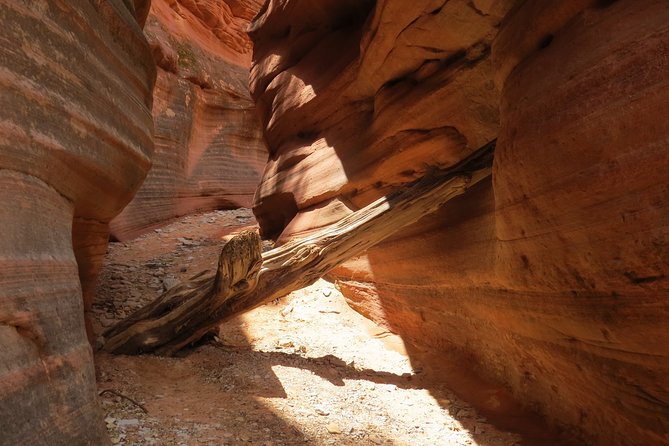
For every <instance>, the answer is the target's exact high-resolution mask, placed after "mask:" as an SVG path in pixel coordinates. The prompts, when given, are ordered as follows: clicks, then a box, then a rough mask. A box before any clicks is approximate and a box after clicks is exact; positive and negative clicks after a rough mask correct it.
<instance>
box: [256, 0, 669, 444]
mask: <svg viewBox="0 0 669 446" xmlns="http://www.w3.org/2000/svg"><path fill="white" fill-rule="evenodd" d="M251 36H252V39H253V41H254V45H255V47H254V60H253V66H252V70H251V92H252V95H253V97H254V99H255V100H256V102H257V104H258V108H259V113H260V114H261V119H262V122H263V125H264V127H265V136H266V139H267V142H268V145H269V151H270V160H269V163H268V165H267V167H266V170H265V172H264V174H263V180H262V183H261V185H260V187H259V189H258V191H257V195H256V202H255V208H254V211H255V213H256V216H257V218H258V220H259V222H260V224H261V228H262V231H263V233H264V235H265V236H270V237H278V238H279V240H280V241H286V240H289V239H291V238H293V237H299V236H301V235H304V234H307V233H309V232H310V231H313V230H314V229H316V228H318V227H321V226H323V225H327V224H329V223H332V222H334V221H336V220H338V219H340V218H341V217H343V216H345V215H347V214H348V213H350V212H351V211H352V210H355V209H358V208H360V207H361V206H364V205H366V204H368V203H370V202H371V201H372V200H374V199H376V198H378V197H380V196H382V195H385V194H387V193H388V192H389V191H392V190H394V189H396V188H398V187H401V186H402V185H403V184H406V183H407V182H410V181H412V180H414V179H416V178H418V177H420V176H422V175H423V174H424V173H425V172H426V171H427V170H428V169H430V168H432V167H433V166H438V167H446V166H448V165H451V164H453V163H455V162H456V161H458V160H460V159H462V158H464V157H465V156H466V155H467V154H469V153H471V152H472V151H473V150H476V149H478V148H480V147H482V146H484V145H485V144H487V143H490V142H492V141H494V140H497V150H496V157H495V165H494V175H493V179H492V181H488V182H485V183H484V184H480V185H478V186H477V187H476V188H475V190H472V191H471V192H469V193H468V194H467V195H465V196H463V197H460V198H458V199H456V200H454V201H453V202H452V203H449V204H448V205H446V206H444V207H443V208H442V209H441V210H440V211H439V212H438V213H436V214H435V215H430V216H426V217H425V218H424V219H423V220H422V221H421V222H420V223H418V224H416V225H414V226H413V227H411V228H409V229H408V230H406V231H404V232H402V233H401V234H398V235H397V236H395V237H393V238H392V239H391V240H387V241H386V242H384V243H383V244H382V245H380V246H378V247H376V248H374V249H371V250H370V251H369V252H368V253H367V254H366V255H365V256H362V257H360V258H356V259H353V260H351V261H350V262H348V263H347V264H345V265H344V266H343V267H341V268H339V269H337V270H336V271H335V272H334V274H332V278H333V279H335V280H336V281H337V283H338V285H339V287H340V288H341V289H342V291H343V292H344V294H345V295H346V297H347V299H348V300H349V303H350V304H351V305H352V306H353V307H354V308H356V309H357V310H358V311H360V312H361V313H363V314H365V315H366V316H368V317H370V318H371V319H373V320H375V321H376V322H378V323H380V324H383V325H385V326H386V327H388V328H389V329H390V330H392V331H393V332H396V333H399V334H401V335H402V336H403V338H404V339H405V340H407V341H409V342H410V344H411V347H410V348H411V349H412V352H413V353H414V354H417V355H418V354H420V353H422V352H424V351H433V352H435V351H436V352H442V353H443V358H444V360H447V358H449V357H450V356H449V354H450V353H451V352H455V353H456V354H458V355H464V356H466V357H468V358H470V359H471V360H472V361H473V362H474V363H475V364H476V367H477V370H479V371H480V372H482V373H484V374H486V375H487V376H488V377H491V378H493V379H494V380H496V381H497V382H500V383H503V384H504V385H505V386H506V387H508V388H509V389H510V390H511V391H512V393H513V394H514V395H515V396H516V397H517V398H518V399H519V400H520V401H523V402H524V403H526V404H527V405H528V406H530V407H532V408H534V409H536V410H537V411H539V412H540V413H543V414H544V415H546V416H547V418H548V419H549V420H551V421H553V422H555V423H556V424H557V425H559V426H562V427H564V428H566V429H568V430H571V431H574V432H575V433H576V434H577V435H579V436H580V437H582V438H584V439H585V440H586V441H587V442H588V443H589V444H619V445H633V444H634V445H646V444H662V443H666V442H667V441H668V439H667V437H666V432H669V423H668V421H667V420H668V419H669V418H668V417H667V407H668V405H667V404H668V403H667V402H668V401H669V393H668V390H667V389H668V388H669V378H668V377H669V359H668V355H669V352H668V350H667V345H669V328H667V325H666V321H667V320H669V319H668V316H669V299H668V297H669V288H668V287H667V283H668V280H669V279H668V276H669V266H668V265H669V229H668V223H669V187H668V186H667V174H666V171H667V168H668V167H669V150H667V147H668V146H669V127H667V125H666V124H665V119H664V116H666V115H667V113H668V112H669V77H667V75H666V74H667V73H668V72H669V57H668V54H669V9H668V8H667V7H666V4H665V3H664V2H663V1H661V0H637V1H634V0H618V1H595V0H592V1H588V0H579V1H573V2H561V1H557V0H555V1H553V0H551V1H542V0H527V1H512V0H507V1H501V2H490V1H483V0H475V1H468V0H450V1H443V0H441V1H433V0H417V1H413V2H403V1H399V0H378V1H377V2H376V3H374V2H373V1H352V0H346V1H342V0H337V1H334V0H329V1H321V2H318V4H316V3H315V2H310V1H307V0H270V1H268V2H267V3H266V5H265V6H264V7H263V10H262V11H261V14H260V15H259V16H258V18H257V20H256V21H255V22H254V24H253V26H252V29H251Z"/></svg>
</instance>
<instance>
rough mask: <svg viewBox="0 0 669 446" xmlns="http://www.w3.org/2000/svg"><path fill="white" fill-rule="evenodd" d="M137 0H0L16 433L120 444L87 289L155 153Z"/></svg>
mask: <svg viewBox="0 0 669 446" xmlns="http://www.w3.org/2000/svg"><path fill="white" fill-rule="evenodd" d="M136 4H137V5H138V6H140V7H141V6H142V5H145V2H143V1H137V2H136ZM133 6H134V4H132V3H127V2H124V1H121V0H107V1H103V2H95V1H86V0H69V1H67V2H61V1H58V2H55V1H40V2H21V1H15V0H0V22H1V23H2V27H1V28H0V91H1V93H0V227H1V228H2V231H0V443H2V444H8V445H9V444H11V445H19V444H21V445H24V444H25V445H46V444H49V445H96V446H97V445H105V444H108V443H109V440H108V438H107V434H106V429H105V427H104V424H103V422H102V419H101V414H100V411H99V408H98V406H97V395H96V391H95V371H94V368H93V357H92V354H91V348H90V345H89V344H88V342H87V339H86V332H85V328H84V318H83V315H84V308H85V305H84V303H83V302H82V288H83V292H84V298H86V297H87V296H90V294H88V295H87V294H86V293H87V292H89V291H90V290H91V284H92V283H93V279H94V277H92V275H93V274H94V273H95V270H96V268H97V266H96V265H98V263H99V262H98V261H99V259H100V258H101V253H104V247H105V245H106V242H107V238H108V234H109V230H108V223H109V221H110V220H111V219H112V218H113V217H114V216H115V215H117V214H118V213H119V212H120V211H121V209H122V208H123V207H124V206H125V205H126V204H127V203H128V201H130V199H131V197H132V195H133V194H134V193H135V191H136V190H137V188H138V187H139V186H140V184H141V182H142V181H143V179H144V177H145V176H146V173H147V171H148V169H149V166H150V156H151V153H152V151H153V141H152V138H151V129H152V119H151V113H150V110H151V93H152V89H153V83H154V80H155V67H154V64H153V61H152V60H151V53H150V49H149V46H148V44H147V42H146V40H145V38H144V36H143V34H142V30H141V28H140V26H139V25H138V21H141V17H140V14H138V12H137V11H139V9H141V8H138V9H137V11H136V10H135V8H134V7H133ZM73 248H74V249H73ZM80 275H81V283H80Z"/></svg>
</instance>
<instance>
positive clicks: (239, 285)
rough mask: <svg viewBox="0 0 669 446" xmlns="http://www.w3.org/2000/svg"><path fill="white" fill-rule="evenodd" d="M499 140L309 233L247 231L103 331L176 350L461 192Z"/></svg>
mask: <svg viewBox="0 0 669 446" xmlns="http://www.w3.org/2000/svg"><path fill="white" fill-rule="evenodd" d="M494 147H495V146H494V142H493V143H491V144H489V145H488V146H486V147H484V148H482V149H480V150H479V151H477V152H476V153H475V154H473V155H472V156H470V157H469V158H468V159H466V160H464V161H463V162H461V163H460V164H458V165H456V166H454V167H452V168H450V169H448V170H445V171H435V172H432V173H430V174H428V175H426V176H425V177H424V178H422V179H420V180H418V181H416V182H414V183H411V184H410V185H408V186H406V187H404V188H402V189H400V190H399V191H397V192H394V193H392V194H390V195H388V196H386V197H383V198H380V199H378V200H376V201H375V202H373V203H371V204H369V205H368V206H365V207H364V208H362V209H360V210H358V211H356V212H354V213H352V214H351V215H349V216H347V217H345V218H343V219H342V220H340V221H339V222H337V223H335V224H333V225H330V226H328V227H326V228H323V229H322V230H320V231H318V232H316V233H314V234H312V235H309V236H307V237H304V238H301V239H297V240H293V241H290V242H288V243H286V244H285V245H283V246H280V247H278V248H276V249H273V250H271V251H268V252H266V253H264V254H261V248H260V237H259V236H258V234H257V233H256V232H254V231H244V232H242V233H241V234H239V235H237V236H235V237H234V238H232V239H231V240H230V241H229V242H227V243H226V244H225V245H224V246H223V248H222V250H221V255H220V256H219V262H218V268H217V270H216V272H210V271H204V272H202V273H200V274H198V275H196V276H194V277H192V278H191V279H189V280H188V281H186V282H183V283H181V284H179V285H177V286H175V287H173V288H171V289H170V290H169V291H167V292H165V293H164V294H163V295H161V296H160V297H158V299H156V300H155V301H154V302H152V303H151V304H149V305H147V306H145V307H143V308H141V309H139V310H138V311H137V312H135V313H133V314H132V315H130V316H129V317H128V318H127V319H125V320H123V321H121V322H119V323H118V324H117V325H115V326H113V327H111V328H110V329H108V330H107V331H105V332H104V333H103V334H102V339H101V341H102V343H103V346H102V348H103V349H104V350H106V351H109V352H112V353H121V354H140V353H147V352H154V353H157V354H161V355H173V354H174V353H176V352H177V351H178V350H180V349H181V348H183V347H184V346H186V345H188V344H190V343H193V342H195V341H197V340H199V339H200V338H201V337H202V336H204V335H205V334H206V333H207V332H208V331H210V330H211V329H212V328H214V327H216V326H217V325H218V324H220V323H221V322H224V321H226V320H228V319H231V318H233V317H234V316H237V315H239V314H241V313H243V312H246V311H249V310H252V309H253V308H256V307H258V306H260V305H262V304H265V303H267V302H271V301H272V300H274V299H277V298H279V297H283V296H285V295H286V294H288V293H290V292H291V291H294V290H297V289H300V288H303V287H305V286H308V285H311V284H312V283H314V282H315V281H316V280H318V279H319V278H320V277H322V276H324V275H325V274H327V273H328V272H329V271H330V270H332V269H333V268H335V267H337V266H339V265H341V264H342V263H344V262H345V261H346V260H348V259H350V258H352V257H355V256H357V255H360V254H362V253H363V252H365V251H366V250H367V249H369V248H370V247H372V246H374V245H375V244H377V243H379V242H380V241H382V240H384V239H385V238H387V237H388V236H390V235H392V234H393V233H395V232H397V231H399V230H401V229H402V228H404V227H405V226H407V225H409V224H411V223H414V222H416V221H417V220H419V219H420V218H422V217H423V216H425V215H427V214H430V213H432V212H434V211H436V210H437V209H438V208H439V207H440V206H441V205H443V204H444V203H445V202H447V201H449V200H451V199H452V198H454V197H457V196H459V195H462V194H463V193H464V192H465V191H466V190H467V189H469V188H470V187H471V186H473V185H474V184H476V183H478V182H479V181H481V180H483V179H484V178H487V177H488V176H489V175H490V173H491V166H492V157H493V152H494Z"/></svg>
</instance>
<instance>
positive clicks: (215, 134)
mask: <svg viewBox="0 0 669 446" xmlns="http://www.w3.org/2000/svg"><path fill="white" fill-rule="evenodd" d="M259 8H260V3H259V1H256V0H244V1H236V0H228V1H208V0H178V1H177V0H154V1H153V3H152V6H151V12H150V14H149V16H148V20H147V24H146V27H145V34H146V36H147V38H148V40H149V43H150V44H151V48H152V51H153V56H154V58H155V60H156V63H157V65H158V79H157V82H156V89H155V94H154V106H153V117H154V125H155V143H156V150H155V153H154V155H153V158H152V161H153V166H152V168H151V171H150V172H149V176H148V177H147V179H146V181H145V183H144V185H143V186H142V188H141V189H140V190H139V191H138V193H137V195H136V196H135V198H134V199H133V201H132V202H131V203H130V204H129V205H128V207H126V209H124V211H123V213H122V214H121V215H119V216H118V217H117V218H116V219H115V220H114V221H113V222H112V225H111V227H112V233H113V235H114V236H115V237H117V238H119V239H128V238H132V237H135V236H136V235H138V234H140V233H141V232H143V231H146V230H147V229H148V228H150V227H152V226H153V225H156V224H159V223H161V222H164V221H165V220H168V219H170V218H174V217H176V216H179V215H184V214H188V213H192V212H194V211H198V210H208V209H219V208H236V207H240V206H251V204H252V200H253V194H254V192H255V188H256V186H257V184H258V182H259V180H260V175H261V173H262V169H263V167H264V165H265V162H266V160H267V151H266V148H265V145H264V142H263V140H262V129H261V126H260V123H259V121H258V118H257V115H256V113H255V110H254V108H255V107H254V104H253V102H252V101H251V98H250V96H249V92H248V66H249V64H250V58H251V42H250V41H249V39H248V37H247V35H246V28H247V27H248V24H249V21H250V20H251V19H252V18H253V16H254V15H255V13H256V12H257V11H258V9H259Z"/></svg>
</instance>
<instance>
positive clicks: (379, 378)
mask: <svg viewBox="0 0 669 446" xmlns="http://www.w3.org/2000/svg"><path fill="white" fill-rule="evenodd" d="M254 224H255V220H254V218H253V214H252V213H251V212H250V210H246V209H239V210H233V211H213V212H209V213H205V214H197V215H192V216H188V217H185V218H182V219H180V220H178V221H174V222H173V223H171V224H168V225H166V226H163V227H161V228H157V229H155V230H154V231H153V232H151V233H149V234H146V235H144V236H141V237H139V238H138V239H135V240H133V241H131V242H127V243H121V242H117V243H111V244H110V245H109V252H108V254H107V257H106V259H105V263H104V266H103V269H102V272H101V275H100V280H99V283H98V289H97V294H96V296H97V297H96V300H95V301H94V303H93V308H92V311H93V316H94V318H93V319H94V328H95V330H96V331H97V332H100V331H101V330H102V329H104V328H106V327H108V326H110V325H111V324H113V323H115V322H117V321H119V320H121V319H123V318H124V317H126V316H127V315H128V314H129V313H130V312H132V311H134V310H136V309H138V308H139V307H141V306H142V305H145V304H146V303H148V302H150V301H151V300H152V299H154V298H155V297H156V296H157V295H158V294H160V293H161V292H162V291H163V290H164V289H166V288H168V287H171V286H174V285H175V284H176V283H178V281H180V280H183V279H185V278H187V277H190V276H191V275H192V274H193V273H194V272H197V271H200V270H202V269H206V268H211V265H213V264H215V262H216V260H217V256H218V252H219V251H220V246H221V244H222V243H223V240H224V239H225V238H226V237H229V235H230V234H231V233H233V232H237V231H240V230H243V229H248V228H250V227H251V228H252V227H254ZM96 364H97V381H98V390H99V392H100V393H101V395H100V397H99V398H100V403H101V405H102V407H103V410H104V412H105V417H106V418H105V421H106V425H107V429H108V430H109V433H110V436H111V438H112V441H113V443H114V444H120V445H175V446H179V445H183V446H196V445H211V446H218V445H243V444H257V445H263V446H271V445H275V446H280V445H285V446H292V445H298V444H308V445H327V444H332V445H335V444H336V445H351V446H353V445H397V446H400V445H406V446H419V445H425V446H427V445H445V444H449V445H450V444H452V445H475V444H481V445H490V446H512V445H517V444H520V443H521V440H522V437H521V435H518V434H516V433H512V432H507V431H504V430H499V429H497V428H496V427H495V426H494V425H493V424H491V423H490V422H489V421H488V420H487V419H486V417H485V416H483V415H481V414H479V413H478V412H477V411H476V410H475V408H473V407H472V406H471V405H470V404H468V403H467V402H466V401H463V400H461V399H460V398H459V397H458V396H457V395H456V394H454V393H453V392H452V391H451V390H450V389H449V388H447V387H446V386H445V384H444V381H448V378H447V377H445V376H442V377H441V380H442V382H437V380H436V379H435V377H434V376H432V375H431V374H430V373H429V371H426V370H424V369H423V366H422V365H421V364H420V362H419V361H414V362H412V361H411V360H410V359H409V357H408V356H407V355H406V351H405V350H404V346H403V343H402V340H401V338H400V337H398V336H396V335H394V334H392V333H390V332H388V331H387V330H385V329H383V328H381V327H379V326H377V325H375V324H374V323H372V322H371V321H369V320H367V319H365V318H364V317H362V316H361V315H359V314H358V313H356V312H355V311H353V310H352V309H351V308H350V307H349V306H348V305H347V304H346V302H345V301H344V298H343V296H342V295H341V294H340V293H339V291H338V290H337V289H336V287H335V286H334V285H333V284H332V283H330V282H326V281H324V280H320V281H318V282H317V283H316V284H314V285H312V286H310V287H308V288H305V289H303V290H299V291H297V292H294V293H292V294H291V295H289V296H287V297H285V298H283V299H280V300H278V301H276V302H274V303H272V304H269V305H266V306H263V307H260V308H258V309H256V310H254V311H252V312H249V313H247V314H245V315H243V316H241V317H238V318H236V319H234V320H232V321H230V322H228V323H225V324H223V325H221V327H220V330H219V333H218V335H217V336H216V337H215V338H209V339H208V340H206V341H204V342H203V343H202V345H199V346H197V347H194V348H191V349H186V350H185V351H183V352H182V354H181V355H180V357H174V358H166V357H157V356H151V355H148V356H114V355H109V354H106V353H102V352H99V353H98V354H97V356H96ZM463 390H464V389H463ZM499 395H500V392H499V391H494V390H492V391H490V393H489V397H490V398H492V399H493V400H494V399H495V398H499V397H500V396H499ZM497 403H498V404H501V401H497ZM516 410H517V409H516ZM516 415H518V416H521V417H522V416H527V414H525V413H523V412H522V411H518V412H517V413H516ZM528 421H529V424H531V422H534V420H533V419H532V418H531V417H529V418H528ZM545 435H546V436H543V437H542V442H541V444H551V443H552V441H551V438H550V437H549V436H547V434H545ZM552 440H553V441H555V439H554V438H553V439H552ZM526 444H527V443H526ZM555 444H558V443H557V442H555Z"/></svg>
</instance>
